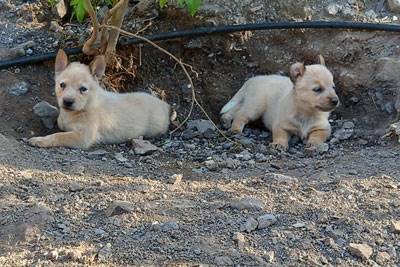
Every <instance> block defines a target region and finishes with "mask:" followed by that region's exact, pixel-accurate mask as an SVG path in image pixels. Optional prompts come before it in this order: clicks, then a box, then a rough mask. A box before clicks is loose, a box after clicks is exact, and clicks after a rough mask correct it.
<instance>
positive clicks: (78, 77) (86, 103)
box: [29, 50, 170, 148]
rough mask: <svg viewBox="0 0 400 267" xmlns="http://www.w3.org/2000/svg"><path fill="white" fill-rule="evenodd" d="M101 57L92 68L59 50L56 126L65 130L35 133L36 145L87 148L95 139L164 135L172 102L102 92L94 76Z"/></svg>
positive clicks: (100, 66) (102, 65)
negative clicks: (50, 133)
mask: <svg viewBox="0 0 400 267" xmlns="http://www.w3.org/2000/svg"><path fill="white" fill-rule="evenodd" d="M105 68H106V62H105V58H104V57H103V56H97V57H96V58H95V59H94V61H93V62H92V63H91V64H90V66H87V65H84V64H80V63H78V62H73V63H71V64H68V58H67V55H66V54H65V52H64V51H63V50H59V52H58V54H57V57H56V63H55V81H56V89H55V91H56V95H57V102H58V105H59V107H60V114H59V117H58V120H57V122H58V127H59V128H60V129H61V130H63V131H65V132H61V133H55V134H52V135H48V136H45V137H33V138H31V139H29V143H30V144H31V145H34V146H39V147H53V146H65V147H75V148H88V147H90V146H91V145H93V144H95V143H108V144H110V143H121V142H125V141H127V140H129V139H133V138H138V137H140V136H143V137H154V136H157V135H161V134H164V133H165V132H166V131H167V130H168V126H169V122H170V106H169V105H168V104H167V103H165V102H164V101H162V100H160V99H158V98H156V97H154V96H152V95H149V94H146V93H126V94H118V93H113V92H108V91H105V90H104V89H103V88H102V87H101V86H100V85H99V82H98V80H99V79H100V78H101V77H102V76H103V75H104V72H105Z"/></svg>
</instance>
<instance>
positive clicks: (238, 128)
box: [229, 112, 250, 133]
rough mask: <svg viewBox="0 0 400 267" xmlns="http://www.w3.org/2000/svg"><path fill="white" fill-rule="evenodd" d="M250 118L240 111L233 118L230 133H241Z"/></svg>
mask: <svg viewBox="0 0 400 267" xmlns="http://www.w3.org/2000/svg"><path fill="white" fill-rule="evenodd" d="M249 121H250V120H249V118H248V117H247V116H246V115H244V114H243V113H240V112H238V113H237V114H236V116H235V118H234V119H233V123H232V127H231V128H230V129H229V132H230V133H241V132H242V131H243V128H244V126H246V124H247V123H248V122H249Z"/></svg>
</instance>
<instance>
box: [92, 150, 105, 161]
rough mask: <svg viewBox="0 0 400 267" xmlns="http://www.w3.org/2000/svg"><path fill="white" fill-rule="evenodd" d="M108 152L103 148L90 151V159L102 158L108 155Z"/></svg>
mask: <svg viewBox="0 0 400 267" xmlns="http://www.w3.org/2000/svg"><path fill="white" fill-rule="evenodd" d="M107 154H108V152H107V151H105V150H103V149H99V150H95V151H92V152H89V153H88V158H90V159H101V158H102V157H104V156H105V155H107Z"/></svg>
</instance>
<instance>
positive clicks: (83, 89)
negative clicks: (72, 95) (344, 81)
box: [79, 86, 88, 93]
mask: <svg viewBox="0 0 400 267" xmlns="http://www.w3.org/2000/svg"><path fill="white" fill-rule="evenodd" d="M87 90H88V89H87V88H86V87H85V86H81V87H80V88H79V91H80V92H81V93H83V92H86V91H87Z"/></svg>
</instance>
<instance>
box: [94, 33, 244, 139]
mask: <svg viewBox="0 0 400 267" xmlns="http://www.w3.org/2000/svg"><path fill="white" fill-rule="evenodd" d="M100 27H101V28H104V27H106V28H111V29H114V30H117V31H119V32H120V33H122V34H124V35H126V36H130V37H135V38H138V39H140V40H142V41H145V42H146V43H148V44H150V45H151V46H153V47H155V48H157V49H158V50H160V51H162V52H164V53H165V54H167V55H168V56H170V57H171V58H172V59H174V60H175V61H176V62H177V63H178V64H179V65H180V66H181V68H182V70H183V72H184V73H185V75H186V77H187V78H188V80H189V82H190V85H191V89H192V102H191V105H190V110H189V113H188V115H187V116H186V118H185V119H184V120H183V122H182V123H181V124H180V125H179V126H178V127H177V128H175V129H174V130H173V131H171V132H170V134H173V133H174V132H176V131H177V130H178V129H180V128H182V126H183V125H184V124H185V123H186V122H187V121H188V120H189V118H190V117H191V115H192V112H193V108H194V104H196V105H197V106H198V107H199V108H200V110H201V111H202V112H203V113H204V115H205V116H206V117H207V119H208V120H209V121H210V122H211V123H212V124H213V125H214V127H215V128H216V129H217V131H218V132H219V133H220V134H221V135H222V136H223V137H224V138H225V139H226V140H228V141H229V142H232V143H234V144H237V145H240V144H239V143H237V142H235V141H234V140H232V139H231V138H229V137H228V136H226V135H225V133H224V132H223V131H222V130H221V129H220V128H219V127H218V126H217V125H216V124H215V123H214V121H213V120H212V119H211V118H210V116H209V115H208V113H207V111H205V109H204V108H203V107H202V106H201V104H200V103H199V102H198V100H197V98H196V93H195V90H194V84H193V80H192V78H191V77H190V74H189V72H188V71H187V69H186V67H185V63H183V62H182V60H180V59H178V58H177V57H176V56H174V55H173V54H171V53H170V52H168V51H167V50H165V49H164V48H162V47H160V46H158V45H157V44H155V43H154V42H152V41H150V40H148V39H147V38H144V37H142V36H139V35H136V34H134V33H131V32H128V31H125V30H122V29H120V28H117V27H115V26H110V25H101V26H100Z"/></svg>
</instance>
